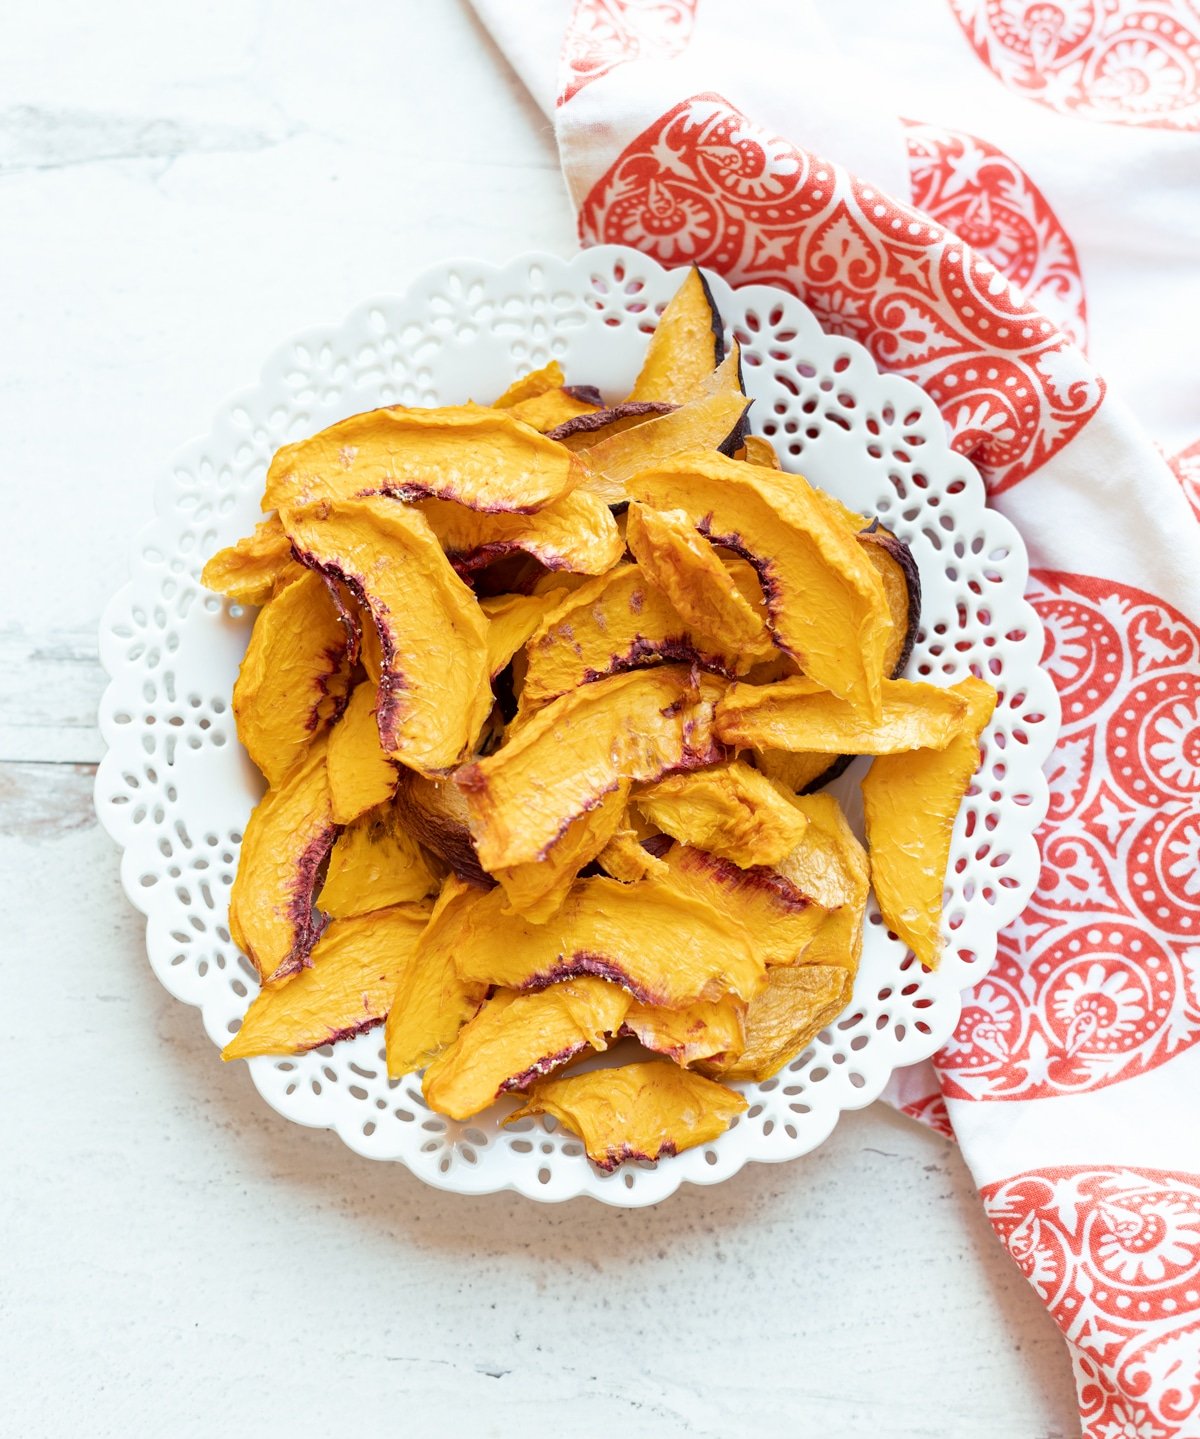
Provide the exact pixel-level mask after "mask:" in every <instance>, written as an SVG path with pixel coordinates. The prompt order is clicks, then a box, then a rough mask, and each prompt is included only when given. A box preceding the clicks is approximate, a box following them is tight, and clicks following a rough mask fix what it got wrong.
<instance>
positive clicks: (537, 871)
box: [495, 779, 630, 924]
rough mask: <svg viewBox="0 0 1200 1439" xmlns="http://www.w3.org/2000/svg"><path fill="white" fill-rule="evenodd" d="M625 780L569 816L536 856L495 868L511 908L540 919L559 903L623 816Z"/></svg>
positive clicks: (626, 791) (537, 921) (535, 921)
mask: <svg viewBox="0 0 1200 1439" xmlns="http://www.w3.org/2000/svg"><path fill="white" fill-rule="evenodd" d="M629 788H630V786H629V781H628V780H627V779H622V780H621V781H620V783H619V784H618V785H617V787H616V789H614V790H610V791H609V793H608V794H606V795H605V796H604V797H603V799H601V801H600V802H599V804H597V805H596V806H595V808H594V809H590V810H588V811H587V812H586V813H585V814H581V815H579V816H578V817H577V818H575V819H573V820H572V821H571V823H570V824H569V825H567V827H566V829H565V830H563V832H562V834H560V835H559V837H558V838H557V839H556V840H555V841H554V843H553V844H552V845H551V846H550V848H549V849H548V850H547V851H546V853H545V854H544V855H543V856H542V857H541V858H540V859H535V860H531V861H528V862H527V863H525V864H516V865H512V866H510V867H509V868H507V869H497V870H496V871H495V878H496V879H497V880H498V881H499V882H500V887H501V888H502V889H503V890H504V893H505V894H506V895H507V896H508V902H509V905H510V906H511V908H512V909H513V910H514V911H515V912H516V913H517V914H521V915H524V917H525V918H526V919H528V920H529V921H530V922H531V923H533V924H544V923H545V922H546V921H547V920H548V919H550V918H551V917H552V916H553V915H554V914H555V913H556V912H557V911H558V909H559V908H560V907H561V905H562V903H563V901H564V900H565V899H566V897H567V893H568V891H569V890H570V888H571V885H572V883H573V881H574V879H575V876H576V875H577V874H578V873H579V871H580V870H581V869H582V868H583V867H584V866H585V865H587V864H590V863H591V862H592V860H594V859H595V858H596V856H597V855H598V854H599V853H600V851H601V850H602V849H603V848H604V847H605V845H606V844H607V843H608V842H609V840H610V839H611V838H612V836H613V834H614V833H615V832H616V830H617V828H618V827H619V826H620V824H621V821H622V820H623V819H624V817H625V805H626V802H627V801H628V799H629Z"/></svg>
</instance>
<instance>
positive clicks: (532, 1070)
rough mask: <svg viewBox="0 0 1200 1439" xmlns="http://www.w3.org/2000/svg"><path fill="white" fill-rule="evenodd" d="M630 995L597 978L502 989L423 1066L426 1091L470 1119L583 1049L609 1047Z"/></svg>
mask: <svg viewBox="0 0 1200 1439" xmlns="http://www.w3.org/2000/svg"><path fill="white" fill-rule="evenodd" d="M631 1002H632V1001H631V1000H630V998H629V995H628V994H626V992H625V991H624V990H623V989H620V988H618V987H617V986H616V985H615V984H608V983H606V982H605V981H604V980H602V979H570V980H564V981H563V983H562V984H552V985H551V986H550V987H549V988H548V989H543V990H541V991H539V992H538V993H537V994H514V993H513V992H512V991H511V990H505V989H502V990H499V991H497V993H496V994H495V995H493V996H492V998H491V999H489V1000H488V1001H487V1003H486V1004H485V1005H484V1006H483V1008H482V1009H481V1010H480V1011H479V1013H478V1014H476V1015H475V1017H474V1018H473V1019H470V1020H468V1021H467V1023H466V1024H465V1025H464V1026H463V1027H462V1029H460V1030H459V1032H458V1035H457V1036H456V1038H455V1039H454V1042H453V1043H452V1044H451V1045H450V1046H449V1047H448V1048H446V1049H444V1050H443V1051H442V1052H441V1054H439V1055H438V1057H437V1058H436V1059H435V1060H434V1061H433V1062H432V1063H431V1064H430V1066H429V1068H428V1069H427V1070H426V1071H425V1078H424V1081H423V1084H424V1091H425V1099H426V1101H427V1103H428V1104H429V1106H430V1108H432V1109H436V1110H437V1111H438V1113H439V1114H445V1115H448V1116H449V1117H450V1118H451V1119H469V1118H470V1117H471V1115H473V1114H478V1113H479V1111H480V1110H481V1109H486V1108H487V1107H488V1105H490V1104H492V1103H494V1102H495V1101H496V1100H497V1099H499V1098H500V1096H501V1095H502V1094H508V1093H511V1092H512V1091H514V1090H521V1089H525V1088H527V1087H528V1086H529V1085H530V1084H532V1083H533V1082H534V1081H535V1080H538V1079H541V1078H543V1077H544V1076H545V1075H547V1074H549V1073H550V1072H551V1071H552V1070H554V1069H557V1068H559V1066H561V1065H563V1064H566V1063H568V1061H570V1060H572V1059H574V1058H575V1057H576V1055H579V1054H582V1053H583V1052H584V1051H585V1050H588V1049H593V1050H603V1049H607V1047H608V1041H609V1036H610V1035H612V1034H615V1033H616V1032H617V1030H618V1029H619V1028H620V1026H621V1021H622V1019H624V1017H625V1013H626V1011H627V1010H628V1009H629V1006H630V1004H631Z"/></svg>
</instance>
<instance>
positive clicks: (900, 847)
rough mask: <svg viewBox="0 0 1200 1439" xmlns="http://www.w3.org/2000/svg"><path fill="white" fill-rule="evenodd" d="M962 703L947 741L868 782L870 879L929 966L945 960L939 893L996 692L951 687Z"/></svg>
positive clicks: (885, 766)
mask: <svg viewBox="0 0 1200 1439" xmlns="http://www.w3.org/2000/svg"><path fill="white" fill-rule="evenodd" d="M951 693H953V694H955V695H956V696H958V697H959V698H960V699H961V700H962V702H963V706H964V713H963V714H962V715H961V717H960V719H959V722H958V726H957V729H956V732H955V734H954V736H953V738H952V739H951V740H950V742H949V743H948V744H946V745H942V746H941V747H940V748H938V749H931V748H925V749H917V750H914V751H913V752H912V753H911V754H903V755H888V756H884V757H882V758H881V759H878V760H876V761H875V762H874V763H873V764H872V765H871V768H870V770H869V771H868V773H867V776H866V778H865V779H864V780H863V785H862V792H863V805H864V809H865V811H866V823H867V844H868V845H869V847H870V853H871V877H872V881H873V883H874V886H875V897H876V899H877V900H878V901H879V910H880V913H881V914H882V915H883V919H884V923H885V924H886V925H887V926H888V928H889V929H890V930H892V931H893V932H894V933H895V934H897V935H899V936H900V938H901V939H902V940H903V941H904V943H905V944H907V945H908V946H909V948H910V949H911V950H912V951H913V953H914V954H915V955H916V956H917V958H918V959H919V960H920V961H921V963H922V964H924V965H927V966H928V967H929V968H930V969H933V968H935V967H936V965H937V963H938V960H939V959H940V958H941V950H942V935H941V919H942V891H943V887H944V883H945V876H946V865H947V863H948V862H949V859H950V842H951V839H952V837H953V834H954V822H955V819H956V818H957V815H958V810H959V806H960V805H961V803H962V799H963V795H964V794H966V792H967V789H968V787H969V785H970V783H971V777H972V775H973V774H974V773H975V771H976V769H978V767H979V737H980V735H981V734H982V733H983V731H984V730H985V729H986V728H987V726H988V723H989V721H990V720H991V718H992V714H993V712H994V710H995V708H996V691H995V690H994V689H993V688H992V687H991V685H989V684H985V683H984V681H983V680H978V679H974V678H969V679H965V680H963V681H961V682H960V683H959V684H957V685H955V686H954V687H953V690H952V691H951Z"/></svg>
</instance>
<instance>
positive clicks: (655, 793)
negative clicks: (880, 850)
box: [633, 760, 808, 868]
mask: <svg viewBox="0 0 1200 1439" xmlns="http://www.w3.org/2000/svg"><path fill="white" fill-rule="evenodd" d="M633 802H634V804H635V805H636V806H637V808H638V809H639V810H640V811H641V813H642V814H643V815H644V816H645V817H646V819H647V820H649V821H650V823H651V824H652V825H654V826H655V827H656V828H657V829H660V830H661V831H662V832H663V833H664V834H669V835H671V836H672V838H674V839H677V840H680V841H681V842H682V843H683V844H689V845H693V846H695V847H696V848H697V849H703V850H706V851H707V852H708V853H709V854H715V855H716V856H717V857H718V858H720V859H727V860H730V861H732V862H733V863H734V864H736V865H741V866H742V867H743V868H746V867H749V866H750V865H756V864H759V865H761V864H768V865H769V864H775V863H777V862H778V861H779V860H781V859H782V858H783V857H784V855H786V854H789V853H790V852H791V851H792V850H793V849H795V847H796V845H798V844H799V843H800V839H801V837H802V836H803V834H804V831H805V830H806V829H807V828H808V821H807V819H805V817H804V815H803V814H801V812H800V811H799V810H798V809H797V808H796V807H795V806H794V805H793V804H791V803H790V802H789V801H788V799H787V798H786V797H785V796H784V795H783V794H782V793H781V792H780V791H779V790H777V789H776V788H775V786H774V785H773V784H772V783H771V781H770V780H769V779H767V777H766V776H765V775H761V774H759V772H758V771H757V770H754V769H751V768H750V766H749V765H748V764H745V763H743V762H742V761H741V760H732V761H730V763H729V764H725V765H721V766H719V767H718V768H716V769H702V770H692V771H691V772H690V773H686V774H671V775H667V776H666V777H665V778H664V779H660V780H657V781H656V782H655V783H654V784H651V785H647V786H646V787H644V788H642V789H639V790H638V792H637V794H636V795H635V796H634V800H633Z"/></svg>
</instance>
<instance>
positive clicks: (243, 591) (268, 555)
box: [200, 515, 304, 605]
mask: <svg viewBox="0 0 1200 1439" xmlns="http://www.w3.org/2000/svg"><path fill="white" fill-rule="evenodd" d="M302 574H304V566H303V565H299V564H297V563H296V561H295V560H294V559H293V558H292V542H291V541H290V540H289V539H288V537H287V536H286V535H285V534H284V532H283V526H282V525H281V524H280V523H279V516H278V515H272V516H271V517H270V518H269V519H266V520H260V521H259V522H258V524H257V525H255V527H254V532H253V534H249V535H246V536H245V537H244V538H242V539H240V540H238V542H237V544H235V545H230V546H229V547H228V548H227V549H223V550H218V551H217V553H216V554H215V555H213V557H212V559H210V560H209V562H208V563H207V564H206V565H205V566H204V569H203V570H202V571H201V574H200V583H201V584H202V585H205V586H207V588H208V589H210V590H216V591H217V593H218V594H222V595H225V596H226V597H227V598H228V599H231V600H233V601H235V603H237V604H239V605H265V604H266V603H267V601H268V600H269V599H271V597H272V596H273V595H276V594H278V593H279V592H280V591H281V590H282V589H283V588H284V587H285V586H286V585H288V584H290V583H291V581H292V580H298V579H299V578H300V576H301V575H302Z"/></svg>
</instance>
